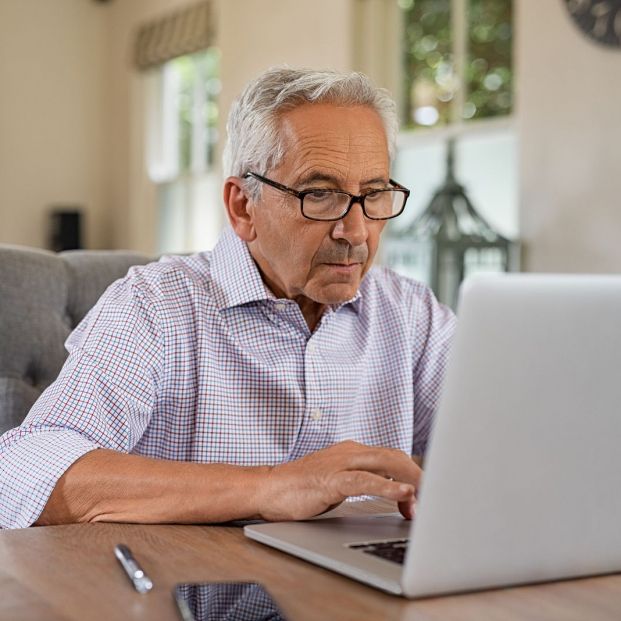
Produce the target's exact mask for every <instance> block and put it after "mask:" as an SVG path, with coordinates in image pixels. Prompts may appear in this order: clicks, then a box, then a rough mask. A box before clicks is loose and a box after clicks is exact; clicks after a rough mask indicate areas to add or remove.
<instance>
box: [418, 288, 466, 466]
mask: <svg viewBox="0 0 621 621" xmlns="http://www.w3.org/2000/svg"><path fill="white" fill-rule="evenodd" d="M415 309H416V310H415V313H416V314H415V318H414V330H415V332H414V349H415V352H414V356H415V358H414V360H415V362H414V374H413V381H414V432H413V437H414V440H413V444H412V455H424V454H425V451H426V450H427V444H428V442H429V435H430V433H431V428H432V425H433V418H434V414H435V412H436V409H437V407H438V401H439V399H440V392H441V389H442V383H443V380H444V374H445V371H446V365H447V362H448V357H449V352H450V347H451V343H452V340H453V334H454V332H455V323H456V322H455V315H454V313H453V311H452V310H451V309H450V308H448V307H447V306H444V305H443V304H440V303H439V302H438V301H437V300H436V298H435V296H434V295H433V293H432V291H431V290H430V289H427V288H425V292H424V294H423V295H422V296H421V297H420V298H419V302H418V304H416V305H415Z"/></svg>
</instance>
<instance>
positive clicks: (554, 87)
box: [516, 0, 621, 272]
mask: <svg viewBox="0 0 621 621" xmlns="http://www.w3.org/2000/svg"><path fill="white" fill-rule="evenodd" d="M564 5H565V3H564V2H560V1H554V2H549V1H546V2H542V1H541V0H518V2H517V8H518V19H517V28H516V30H517V62H518V71H519V77H518V100H517V104H518V121H519V139H520V145H521V155H520V224H521V231H522V237H523V239H524V243H525V257H524V258H525V264H524V267H525V268H526V269H527V270H533V271H559V272H570V271H576V272H621V50H616V51H611V50H607V49H604V48H601V47H599V46H596V45H595V44H593V43H591V42H590V41H588V40H587V39H586V38H585V37H584V36H583V35H581V34H580V32H579V31H578V30H577V29H576V28H575V27H574V25H573V24H572V23H571V22H570V19H569V17H568V16H567V15H566V10H565V6H564Z"/></svg>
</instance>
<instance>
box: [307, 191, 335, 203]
mask: <svg viewBox="0 0 621 621" xmlns="http://www.w3.org/2000/svg"><path fill="white" fill-rule="evenodd" d="M331 195H332V192H324V191H323V190H317V191H315V192H309V193H308V194H307V195H306V199H307V200H311V201H314V202H320V201H325V200H328V199H329V198H330V196H331Z"/></svg>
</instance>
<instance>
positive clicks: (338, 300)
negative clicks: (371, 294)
mask: <svg viewBox="0 0 621 621" xmlns="http://www.w3.org/2000/svg"><path fill="white" fill-rule="evenodd" d="M359 286H360V282H357V283H355V284H353V283H330V284H327V285H324V286H323V287H321V288H319V290H318V291H317V295H315V296H312V299H314V300H315V301H316V302H319V303H320V304H326V305H329V306H334V305H338V304H343V302H347V301H349V300H351V299H352V298H353V297H354V296H355V295H356V293H357V292H358V288H359Z"/></svg>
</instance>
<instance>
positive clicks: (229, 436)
mask: <svg viewBox="0 0 621 621" xmlns="http://www.w3.org/2000/svg"><path fill="white" fill-rule="evenodd" d="M454 322H455V320H454V315H453V314H452V312H451V311H450V310H448V309H447V308H446V307H444V306H442V305H440V304H438V302H437V301H436V300H435V298H434V296H433V294H432V293H431V292H430V290H429V289H428V288H427V287H425V286H424V285H422V284H420V283H417V282H415V281H412V280H409V279H407V278H404V277H401V276H398V275H397V274H395V273H394V272H391V271H390V270H387V269H383V268H372V269H371V270H370V271H369V272H368V274H367V275H366V277H365V278H364V279H363V281H362V283H361V286H360V289H359V291H358V293H357V294H356V296H355V297H354V298H353V299H352V300H349V301H348V302H345V303H343V304H340V305H338V306H334V307H329V308H328V309H327V310H326V311H325V313H324V315H323V316H322V318H321V321H320V323H319V325H318V326H317V328H316V329H315V331H314V332H312V333H311V332H310V330H309V328H308V326H307V324H306V322H305V320H304V317H303V316H302V313H301V311H300V308H299V307H298V305H297V304H296V303H295V302H294V301H291V300H287V299H277V298H276V297H275V296H274V295H273V294H272V293H271V291H270V290H269V289H268V288H267V287H266V286H265V284H264V283H263V281H262V279H261V276H260V273H259V271H258V269H257V267H256V265H255V263H254V261H253V259H252V257H251V255H250V253H249V251H248V248H247V246H246V245H245V244H244V243H243V242H242V241H241V240H240V239H239V238H238V237H237V236H236V235H235V234H234V233H233V232H232V231H231V230H227V231H225V232H224V233H223V234H222V237H221V239H220V241H219V242H218V244H217V246H216V248H215V249H214V250H213V251H212V252H204V253H199V254H196V255H193V256H190V257H167V258H165V259H162V260H161V261H159V262H157V263H152V264H149V265H146V266H139V267H133V268H131V269H130V271H129V273H128V275H127V276H126V277H125V278H123V279H121V280H118V281H116V282H115V283H113V284H112V285H111V286H110V287H109V288H108V290H107V291H106V293H105V294H104V295H103V296H102V297H101V299H100V300H99V301H98V302H97V304H96V305H95V306H94V307H93V309H92V310H91V311H90V312H89V313H88V315H87V316H86V317H85V318H84V320H83V321H82V323H81V324H80V325H79V326H78V327H77V328H76V330H74V332H73V333H72V334H71V335H70V336H69V338H68V339H67V342H66V348H67V350H68V351H69V357H68V359H67V361H66V363H65V365H64V367H63V369H62V371H61V373H60V375H59V377H58V379H57V380H56V381H55V382H54V383H53V384H52V385H51V386H50V387H49V388H48V389H47V390H46V391H45V392H44V393H43V394H42V395H41V397H40V398H39V400H38V401H37V403H36V404H35V405H34V406H33V408H32V410H31V411H30V413H29V414H28V416H27V418H26V419H25V421H24V422H23V424H22V425H21V426H20V427H17V428H15V429H13V430H11V431H8V432H7V433H6V434H4V435H3V436H2V437H1V438H0V528H16V527H25V526H28V525H30V524H32V523H33V522H35V521H36V520H37V518H38V517H39V515H40V514H41V512H42V510H43V508H44V507H45V504H46V502H47V500H48V498H49V495H50V494H51V492H52V490H53V489H54V486H55V485H56V482H57V481H58V479H59V478H60V477H61V476H62V474H63V473H64V472H65V471H66V470H67V468H68V467H69V466H70V465H71V464H72V463H73V462H75V461H76V460H77V459H78V458H79V457H80V456H82V455H84V454H85V453H87V452H89V451H91V450H93V449H96V448H107V449H113V450H117V451H122V452H126V453H133V454H138V455H145V456H149V457H155V458H160V459H169V460H186V461H192V462H200V463H216V462H219V463H231V464H240V465H259V464H277V463H282V462H284V461H287V460H292V459H296V458H299V457H301V456H303V455H305V454H307V453H309V452H311V451H316V450H318V449H320V448H323V447H326V446H329V445H331V444H334V443H336V442H339V441H341V440H345V439H353V440H356V441H358V442H362V443H364V444H368V445H375V446H390V447H395V448H399V449H402V450H404V451H407V452H408V453H412V454H423V453H424V452H425V447H426V444H427V440H428V436H429V431H430V425H431V422H432V417H433V413H434V411H435V409H436V405H437V401H438V396H439V391H440V386H441V382H442V379H443V375H444V370H445V365H446V361H447V353H448V349H449V345H450V341H451V336H452V333H453V329H454Z"/></svg>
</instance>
